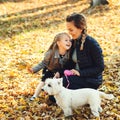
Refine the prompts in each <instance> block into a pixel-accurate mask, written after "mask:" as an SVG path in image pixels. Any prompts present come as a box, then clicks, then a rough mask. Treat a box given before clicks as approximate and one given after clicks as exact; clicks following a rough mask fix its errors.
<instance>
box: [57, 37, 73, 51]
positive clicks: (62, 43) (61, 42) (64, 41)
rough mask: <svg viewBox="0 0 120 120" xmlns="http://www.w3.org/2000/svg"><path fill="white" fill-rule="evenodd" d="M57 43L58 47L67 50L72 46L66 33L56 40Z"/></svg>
mask: <svg viewBox="0 0 120 120" xmlns="http://www.w3.org/2000/svg"><path fill="white" fill-rule="evenodd" d="M57 45H58V47H59V48H60V49H63V50H69V49H70V48H71V46H72V42H71V39H70V37H68V36H67V35H63V36H62V38H61V39H60V40H59V41H57Z"/></svg>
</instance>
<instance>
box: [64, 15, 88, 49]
mask: <svg viewBox="0 0 120 120" xmlns="http://www.w3.org/2000/svg"><path fill="white" fill-rule="evenodd" d="M66 22H74V25H75V27H76V28H79V29H81V30H82V34H81V36H82V39H81V42H82V43H81V46H80V50H83V47H84V42H85V39H86V36H87V24H86V19H85V16H84V15H82V14H78V13H73V14H71V15H68V16H67V18H66Z"/></svg>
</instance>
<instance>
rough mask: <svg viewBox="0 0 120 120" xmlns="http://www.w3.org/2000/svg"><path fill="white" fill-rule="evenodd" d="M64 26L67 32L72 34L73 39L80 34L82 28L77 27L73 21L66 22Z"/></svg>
mask: <svg viewBox="0 0 120 120" xmlns="http://www.w3.org/2000/svg"><path fill="white" fill-rule="evenodd" d="M66 26H67V30H68V32H69V34H70V35H71V36H72V38H73V39H77V38H78V37H79V36H80V35H81V32H82V30H81V29H80V28H77V27H76V26H75V25H74V22H67V23H66Z"/></svg>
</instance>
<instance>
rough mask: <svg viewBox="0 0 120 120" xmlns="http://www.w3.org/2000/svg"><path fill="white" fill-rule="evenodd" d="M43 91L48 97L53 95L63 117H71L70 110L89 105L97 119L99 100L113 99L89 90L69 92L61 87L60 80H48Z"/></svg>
mask: <svg viewBox="0 0 120 120" xmlns="http://www.w3.org/2000/svg"><path fill="white" fill-rule="evenodd" d="M43 90H44V91H45V92H47V93H48V94H49V95H54V97H55V99H56V103H57V104H58V105H59V106H60V107H61V108H62V109H63V111H64V115H65V116H66V117H67V116H71V115H72V109H73V108H77V107H79V106H83V105H85V104H89V105H90V108H91V112H92V113H93V115H94V116H96V117H99V112H102V108H101V106H100V104H101V98H106V99H113V98H114V96H113V95H112V94H106V93H104V92H100V91H98V90H94V89H91V88H83V89H77V90H70V89H67V88H65V87H63V84H62V78H58V79H55V78H53V79H52V78H48V79H47V80H46V81H45V86H44V87H43Z"/></svg>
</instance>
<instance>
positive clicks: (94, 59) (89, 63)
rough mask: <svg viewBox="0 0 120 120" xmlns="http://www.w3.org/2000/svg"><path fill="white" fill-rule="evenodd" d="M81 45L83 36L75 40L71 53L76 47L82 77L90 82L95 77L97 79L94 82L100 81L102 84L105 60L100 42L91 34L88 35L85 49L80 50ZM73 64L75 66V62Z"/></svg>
mask: <svg viewBox="0 0 120 120" xmlns="http://www.w3.org/2000/svg"><path fill="white" fill-rule="evenodd" d="M80 45H81V37H80V38H79V39H77V40H73V46H72V50H71V55H72V56H73V53H74V52H73V51H74V49H75V48H76V57H77V63H78V65H79V73H80V77H82V78H86V79H87V81H89V82H90V80H92V79H94V80H95V81H93V82H99V83H100V84H101V83H102V72H103V70H104V60H103V55H102V49H101V47H100V46H99V44H98V42H97V41H96V40H95V39H94V38H92V37H90V36H87V37H86V40H85V43H84V47H83V50H80ZM71 58H72V57H71ZM72 64H73V66H72V67H73V68H75V63H71V65H72ZM91 82H92V81H91Z"/></svg>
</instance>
